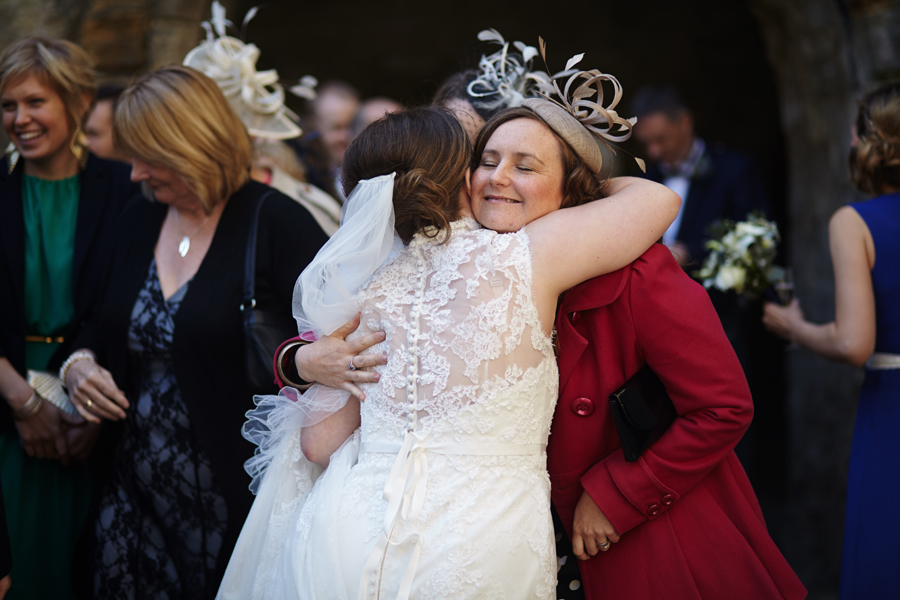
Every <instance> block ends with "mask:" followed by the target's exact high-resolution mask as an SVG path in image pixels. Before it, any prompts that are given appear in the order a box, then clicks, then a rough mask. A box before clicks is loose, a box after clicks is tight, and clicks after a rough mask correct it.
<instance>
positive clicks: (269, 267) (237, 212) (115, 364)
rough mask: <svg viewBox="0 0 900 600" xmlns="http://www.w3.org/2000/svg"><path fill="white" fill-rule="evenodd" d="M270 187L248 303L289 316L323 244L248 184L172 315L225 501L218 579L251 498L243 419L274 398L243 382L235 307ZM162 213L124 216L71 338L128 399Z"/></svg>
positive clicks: (139, 211) (301, 217)
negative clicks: (100, 293)
mask: <svg viewBox="0 0 900 600" xmlns="http://www.w3.org/2000/svg"><path fill="white" fill-rule="evenodd" d="M270 191H271V192H272V194H271V195H270V196H269V197H268V198H267V199H266V201H265V204H264V205H263V207H262V209H261V211H260V215H259V229H258V233H257V244H258V246H257V256H256V261H257V262H256V300H257V306H258V307H259V308H261V309H263V310H267V311H272V312H275V313H281V314H283V315H286V316H288V317H290V315H291V300H292V295H293V290H294V283H295V281H296V280H297V277H298V276H299V275H300V272H301V271H302V270H303V269H304V268H305V267H306V265H307V264H308V263H309V262H310V261H311V260H312V259H313V257H315V255H316V253H317V252H318V250H319V248H320V247H321V246H322V245H323V244H324V243H325V242H326V241H327V239H328V238H327V236H326V235H325V234H324V233H323V232H322V229H321V228H320V227H319V226H318V224H317V223H316V221H315V219H313V217H312V216H311V215H310V214H309V212H307V211H306V209H304V208H303V207H302V206H300V205H299V204H297V203H296V202H294V201H293V200H291V199H290V198H288V197H287V196H285V195H284V194H282V193H281V192H278V191H275V190H272V189H271V188H269V187H268V186H266V185H263V184H261V183H257V182H255V181H250V182H248V183H247V184H245V185H244V186H243V187H242V188H241V189H240V190H238V191H237V192H236V193H235V194H234V195H233V196H232V197H231V198H230V199H229V200H228V204H227V205H226V206H225V209H224V211H223V212H222V216H221V218H220V220H219V223H218V225H217V227H216V232H215V235H214V237H213V241H212V244H211V245H210V248H209V250H208V251H207V253H206V256H205V257H204V259H203V262H202V263H201V265H200V268H199V269H198V270H197V273H196V274H195V275H194V277H193V279H192V280H191V282H190V285H189V286H188V289H187V292H186V293H185V296H184V299H183V300H182V302H181V305H180V307H179V309H178V312H177V313H176V314H175V317H174V322H175V333H174V337H173V342H172V355H173V362H174V368H175V379H176V381H177V383H178V388H179V390H180V391H181V395H182V398H183V399H184V403H185V405H186V406H187V409H188V412H189V414H190V420H191V427H192V428H193V429H194V431H195V432H196V434H197V438H198V441H199V443H200V445H201V447H202V448H203V449H204V451H205V453H206V456H207V457H208V458H209V460H210V463H211V465H212V468H213V472H214V474H215V477H216V481H217V483H218V484H219V486H220V488H221V489H222V492H223V495H224V497H225V500H226V503H227V505H228V531H227V533H226V538H225V540H224V542H223V545H222V550H221V552H220V555H219V574H220V575H221V574H222V573H223V572H224V567H225V565H226V564H227V563H228V558H229V556H230V555H231V550H232V548H233V546H234V543H235V541H236V540H237V535H238V534H239V533H240V530H241V526H242V525H243V523H244V519H245V518H246V516H247V513H248V512H249V510H250V505H251V504H252V502H253V496H252V494H251V493H250V490H249V489H248V486H249V484H250V479H249V478H248V477H247V474H246V473H245V472H244V469H243V464H244V461H245V460H247V459H248V458H250V457H251V456H252V455H253V446H252V445H251V444H250V443H249V442H245V441H244V440H243V438H242V437H241V427H242V426H243V424H244V420H245V419H244V413H245V412H246V411H248V410H250V409H252V408H253V395H254V394H266V393H271V394H274V393H277V392H278V390H277V388H275V386H274V385H273V386H272V388H271V389H265V390H257V389H250V388H249V386H248V385H247V378H246V371H245V349H244V348H245V345H244V330H243V321H242V318H241V312H240V309H239V307H240V304H241V301H242V289H243V279H244V253H245V250H246V244H247V236H248V233H249V227H248V223H249V222H250V219H251V216H252V211H253V209H254V207H255V203H254V202H252V200H253V199H254V198H258V197H260V196H262V195H263V194H265V193H267V192H270ZM167 210H168V206H166V205H165V204H160V203H155V202H149V201H146V200H144V201H142V202H134V203H132V204H131V205H129V206H128V207H127V208H126V210H125V211H124V212H123V213H122V218H121V221H120V225H119V228H118V232H117V233H118V235H117V237H116V240H115V250H114V255H113V260H112V263H111V266H110V273H109V283H108V285H107V293H106V295H105V297H104V298H103V301H102V304H101V308H100V310H99V311H98V314H97V316H96V317H95V318H94V319H93V320H92V321H91V323H89V324H88V325H87V326H86V327H85V328H84V329H83V330H82V332H81V334H80V335H79V337H78V339H77V340H76V342H75V343H76V347H78V348H82V347H87V348H90V349H92V350H94V352H96V353H97V357H98V361H99V362H100V364H102V365H104V366H105V367H106V368H108V369H109V371H110V372H111V373H112V376H113V379H114V380H115V381H116V383H117V384H118V386H119V387H120V388H121V389H122V390H123V391H124V392H125V394H126V395H129V393H131V392H132V390H133V389H134V385H135V382H134V381H132V379H131V375H132V373H131V372H130V369H129V361H128V355H129V353H128V329H129V327H130V325H131V312H132V310H133V308H134V303H135V300H136V299H137V296H138V293H139V292H140V289H141V287H142V286H143V284H144V281H145V280H146V278H147V273H148V271H149V268H150V263H151V261H152V260H153V251H154V248H155V246H156V242H157V239H158V238H159V232H160V228H161V227H162V223H163V221H164V219H165V217H166V212H167Z"/></svg>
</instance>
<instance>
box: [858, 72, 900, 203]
mask: <svg viewBox="0 0 900 600" xmlns="http://www.w3.org/2000/svg"><path fill="white" fill-rule="evenodd" d="M856 132H857V136H858V137H859V144H858V145H857V146H856V148H854V149H853V150H852V151H851V152H850V175H851V178H852V180H853V183H855V184H856V186H857V187H858V188H859V189H860V190H861V191H863V192H874V193H876V194H880V193H884V192H885V191H886V190H887V189H900V83H889V84H885V85H883V86H881V87H879V88H878V89H876V90H874V91H872V92H870V93H869V94H866V95H865V96H864V97H863V99H862V100H861V101H860V103H859V111H858V113H857V116H856Z"/></svg>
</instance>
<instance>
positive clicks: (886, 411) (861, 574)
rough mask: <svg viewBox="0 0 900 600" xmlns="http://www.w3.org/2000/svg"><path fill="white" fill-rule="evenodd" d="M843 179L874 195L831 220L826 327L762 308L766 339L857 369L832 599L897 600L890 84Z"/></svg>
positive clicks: (865, 109) (879, 95)
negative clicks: (830, 302)
mask: <svg viewBox="0 0 900 600" xmlns="http://www.w3.org/2000/svg"><path fill="white" fill-rule="evenodd" d="M850 170H851V174H852V178H853V181H854V183H855V184H856V185H857V187H859V189H860V190H861V191H863V192H867V193H873V194H876V196H875V197H874V198H872V199H870V200H866V201H864V202H858V203H855V204H852V205H849V206H845V207H843V208H841V209H840V210H838V211H837V212H836V213H835V214H834V216H833V217H832V218H831V223H830V225H829V238H830V244H831V258H832V262H833V263H834V280H835V304H836V306H835V320H834V321H833V322H831V323H827V324H824V325H816V324H813V323H810V322H809V321H806V320H805V319H804V317H803V312H802V311H801V310H800V305H799V304H798V303H797V301H796V300H794V301H793V302H792V303H791V304H790V305H788V306H786V307H781V306H777V305H775V304H767V305H766V307H765V315H764V318H763V322H764V323H765V325H766V326H767V327H768V328H769V329H770V330H771V331H773V332H774V333H776V334H778V335H780V336H782V337H784V338H786V339H789V340H792V341H794V342H797V343H798V344H800V345H802V346H805V347H806V348H809V349H810V350H812V351H813V352H815V353H817V354H820V355H822V356H824V357H825V358H828V359H831V360H835V361H839V362H845V363H850V364H852V365H857V366H862V365H865V367H866V378H865V383H864V384H863V387H862V390H861V392H860V398H859V408H858V410H857V416H856V426H855V430H854V433H853V448H852V450H851V453H850V472H849V475H848V478H847V513H846V519H845V523H844V544H843V560H842V565H841V599H842V600H851V599H865V600H879V599H891V600H895V599H896V598H900V546H898V544H897V540H898V539H900V513H898V512H897V510H896V508H895V504H896V499H897V497H898V496H900V461H898V460H897V458H898V457H897V444H896V435H897V430H898V428H900V303H898V301H897V298H898V297H900V83H894V84H888V85H885V86H882V87H880V88H878V89H876V90H875V91H873V92H871V93H870V94H868V95H866V96H865V97H864V98H863V100H862V101H861V102H860V106H859V112H858V115H857V120H856V127H855V135H854V138H853V147H852V149H851V152H850Z"/></svg>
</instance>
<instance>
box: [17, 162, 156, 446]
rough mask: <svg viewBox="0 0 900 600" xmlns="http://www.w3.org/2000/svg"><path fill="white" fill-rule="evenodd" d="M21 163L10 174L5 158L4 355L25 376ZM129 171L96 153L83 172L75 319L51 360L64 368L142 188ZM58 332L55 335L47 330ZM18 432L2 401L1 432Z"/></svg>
mask: <svg viewBox="0 0 900 600" xmlns="http://www.w3.org/2000/svg"><path fill="white" fill-rule="evenodd" d="M23 163H24V161H19V164H17V165H16V168H15V170H14V171H13V172H12V173H11V174H10V173H9V172H8V169H7V166H6V164H7V163H6V159H5V158H3V159H0V315H2V317H0V356H4V357H6V358H7V359H8V360H9V362H10V363H12V366H13V367H14V368H15V369H16V370H17V371H18V372H19V373H21V374H22V376H23V377H24V376H25V304H24V296H25V221H24V216H23V212H22V172H23V168H24V167H23ZM130 171H131V170H130V167H129V166H128V165H126V164H123V163H119V162H114V161H109V160H104V159H102V158H98V157H96V156H94V155H93V154H91V155H88V161H87V164H86V165H85V168H84V170H83V171H82V172H81V193H80V195H79V197H78V223H77V224H76V229H75V254H74V256H73V259H72V271H73V273H72V284H73V285H72V288H73V289H72V300H73V304H74V306H75V318H74V320H73V321H72V324H71V326H70V327H69V329H68V330H67V331H64V332H62V335H63V336H64V337H65V340H66V341H65V342H64V343H63V344H61V345H60V347H59V348H58V349H57V350H56V352H55V353H54V355H53V358H52V359H51V360H50V368H51V369H56V368H59V365H60V364H61V363H62V362H63V361H64V360H65V359H66V357H67V356H68V355H69V354H70V352H71V351H72V349H73V347H72V340H73V337H74V336H75V335H76V334H77V331H78V329H79V328H80V326H81V325H82V324H83V323H84V321H85V320H86V319H87V317H88V315H89V313H90V311H91V308H92V307H93V306H94V304H95V303H96V302H97V300H98V298H99V297H100V296H101V286H102V282H103V280H104V276H105V273H106V266H107V263H108V259H109V256H110V248H111V246H112V241H113V232H114V230H115V224H116V220H117V219H118V217H119V213H120V212H121V211H122V208H123V207H124V206H125V204H126V203H127V202H128V201H129V200H130V199H131V198H132V197H133V196H135V194H137V193H138V192H139V191H140V189H139V187H138V186H137V185H136V184H134V183H132V182H131V179H130ZM42 333H53V332H42ZM14 431H15V426H14V425H13V419H12V412H11V411H10V408H9V406H8V405H7V404H6V402H0V432H2V433H11V432H14Z"/></svg>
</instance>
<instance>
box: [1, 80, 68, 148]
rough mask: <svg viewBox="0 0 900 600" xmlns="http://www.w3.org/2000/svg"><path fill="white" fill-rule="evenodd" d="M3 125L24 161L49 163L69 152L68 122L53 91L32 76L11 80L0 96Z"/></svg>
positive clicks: (63, 108) (61, 102) (64, 107)
mask: <svg viewBox="0 0 900 600" xmlns="http://www.w3.org/2000/svg"><path fill="white" fill-rule="evenodd" d="M0 105H2V108H3V128H4V129H5V130H6V135H7V136H8V137H9V139H10V140H12V141H13V142H14V143H15V145H16V147H17V148H18V149H19V152H20V153H21V154H22V157H23V158H24V159H25V160H31V161H38V162H41V161H43V162H50V161H53V160H54V159H56V158H57V157H58V156H59V155H61V154H65V153H67V152H69V140H70V138H71V137H72V125H71V124H70V119H69V115H68V113H67V111H66V105H65V104H64V103H63V101H62V98H60V97H59V94H57V93H56V91H55V90H54V89H53V88H52V87H50V86H49V85H47V84H46V83H45V82H44V80H43V79H41V78H39V77H37V76H36V75H31V74H29V75H26V76H23V77H21V78H19V79H18V80H16V81H13V82H11V83H10V84H8V85H7V86H6V88H5V89H4V90H3V95H2V97H0Z"/></svg>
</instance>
